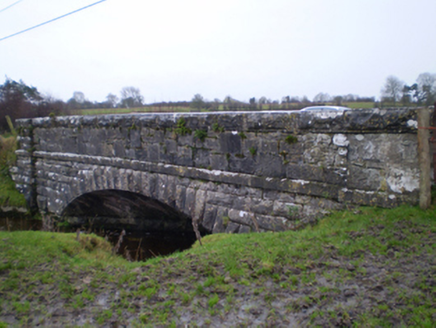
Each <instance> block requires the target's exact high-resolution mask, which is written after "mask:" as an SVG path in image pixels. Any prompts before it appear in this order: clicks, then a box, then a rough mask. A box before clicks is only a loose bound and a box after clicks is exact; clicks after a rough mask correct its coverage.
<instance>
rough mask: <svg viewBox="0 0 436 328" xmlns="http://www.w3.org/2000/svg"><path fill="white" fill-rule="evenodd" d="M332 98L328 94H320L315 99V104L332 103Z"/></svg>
mask: <svg viewBox="0 0 436 328" xmlns="http://www.w3.org/2000/svg"><path fill="white" fill-rule="evenodd" d="M330 99H331V97H330V95H329V94H328V93H322V92H320V93H318V94H317V95H316V96H315V97H314V98H313V102H315V103H323V102H327V101H330Z"/></svg>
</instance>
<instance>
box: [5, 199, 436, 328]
mask: <svg viewBox="0 0 436 328" xmlns="http://www.w3.org/2000/svg"><path fill="white" fill-rule="evenodd" d="M0 240H1V243H0V322H3V323H2V324H3V325H6V324H7V323H8V324H12V325H30V326H34V325H36V324H42V325H69V326H75V325H78V326H82V325H90V326H96V325H97V326H98V325H106V326H108V325H113V326H116V325H117V324H121V325H130V326H173V327H176V326H184V325H186V324H188V325H189V326H190V327H195V326H215V327H220V326H292V325H297V326H301V325H303V326H305V325H311V326H312V325H315V326H316V325H319V326H323V327H325V326H335V325H339V326H356V327H357V326H359V327H360V326H366V327H372V326H420V327H432V326H434V325H435V323H436V310H435V309H436V278H435V277H436V255H435V254H436V209H435V208H434V207H433V208H432V209H430V210H428V211H421V210H419V209H418V208H416V207H408V206H403V207H400V208H397V209H393V210H385V209H374V208H363V209H360V210H359V211H355V212H354V213H350V212H340V213H336V214H334V215H332V216H330V217H328V218H325V219H323V220H322V221H320V222H319V224H318V225H316V226H313V227H307V228H305V229H304V230H302V231H295V232H293V231H288V232H282V233H264V234H256V233H252V234H244V235H229V234H218V235H211V236H208V237H206V238H204V243H203V244H204V246H202V247H201V246H198V245H196V247H194V248H193V249H191V250H188V251H185V252H182V253H178V254H174V255H172V256H169V257H166V258H156V259H152V260H149V261H147V262H144V263H129V262H127V261H125V260H123V259H121V258H118V257H114V256H112V255H111V253H110V246H109V245H108V244H107V243H106V242H104V241H103V240H102V239H100V238H97V237H95V236H85V235H82V236H81V240H80V241H77V240H76V235H75V234H54V233H45V232H13V233H6V232H0ZM2 324H1V323H0V327H1V325H2Z"/></svg>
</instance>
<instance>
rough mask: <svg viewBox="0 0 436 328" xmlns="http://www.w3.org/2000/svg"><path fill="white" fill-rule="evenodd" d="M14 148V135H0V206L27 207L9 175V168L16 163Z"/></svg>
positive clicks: (15, 146)
mask: <svg viewBox="0 0 436 328" xmlns="http://www.w3.org/2000/svg"><path fill="white" fill-rule="evenodd" d="M16 148H17V145H16V137H15V136H14V135H12V134H6V135H0V206H14V207H26V206H27V205H26V200H25V199H24V196H23V195H22V194H20V193H19V192H18V190H17V189H15V183H14V182H13V181H12V179H11V176H10V174H9V168H10V167H11V166H12V165H14V163H15V161H16V156H15V150H16Z"/></svg>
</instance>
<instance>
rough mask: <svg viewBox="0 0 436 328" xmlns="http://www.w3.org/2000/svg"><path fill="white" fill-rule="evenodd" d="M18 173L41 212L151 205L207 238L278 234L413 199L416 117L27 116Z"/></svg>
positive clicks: (401, 112)
mask: <svg viewBox="0 0 436 328" xmlns="http://www.w3.org/2000/svg"><path fill="white" fill-rule="evenodd" d="M19 131H20V135H21V137H20V143H21V147H20V150H19V151H17V154H18V158H19V159H18V165H17V168H15V169H14V178H15V181H16V183H17V186H18V188H19V189H21V190H22V191H23V192H24V193H25V194H27V198H29V199H35V200H37V204H38V207H39V208H40V210H43V211H47V212H50V213H56V214H58V215H59V214H61V213H62V210H63V209H64V208H65V206H67V205H68V203H69V202H71V201H72V200H73V199H74V198H75V197H78V196H80V195H81V194H83V193H85V192H91V191H94V190H104V189H119V190H128V191H133V192H138V193H142V194H144V195H146V196H147V197H153V198H156V199H158V200H160V201H162V202H165V203H166V204H171V206H173V207H174V208H176V209H177V210H179V211H182V212H183V213H186V214H188V215H189V216H191V217H193V218H196V219H197V220H199V222H200V223H201V224H202V226H203V227H204V228H205V229H207V230H209V231H215V232H219V231H226V230H227V231H229V232H236V231H240V232H243V231H247V230H249V229H251V230H253V229H260V230H262V229H263V230H282V229H286V228H289V227H292V226H293V225H294V224H295V219H301V218H310V217H314V216H317V215H320V214H322V213H325V212H326V211H328V210H330V209H339V208H342V207H344V206H346V205H347V204H352V205H377V206H384V207H390V206H396V205H398V204H401V203H411V204H415V203H417V200H418V185H419V184H418V182H419V172H418V163H417V139H416V113H415V111H413V110H408V109H391V110H383V111H380V110H353V111H349V112H345V113H319V114H312V113H302V112H235V113H187V114H182V113H177V114H130V115H106V116H82V117H79V116H73V117H57V118H41V119H32V120H21V121H20V122H19Z"/></svg>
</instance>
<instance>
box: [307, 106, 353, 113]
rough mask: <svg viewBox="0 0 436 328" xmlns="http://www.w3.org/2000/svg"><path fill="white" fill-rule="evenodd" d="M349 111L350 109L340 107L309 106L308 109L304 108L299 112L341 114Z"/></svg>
mask: <svg viewBox="0 0 436 328" xmlns="http://www.w3.org/2000/svg"><path fill="white" fill-rule="evenodd" d="M349 109H350V108H348V107H341V106H310V107H305V108H303V109H301V110H300V112H311V111H316V112H325V111H330V112H337V111H341V112H343V111H345V110H349Z"/></svg>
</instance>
